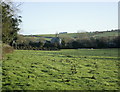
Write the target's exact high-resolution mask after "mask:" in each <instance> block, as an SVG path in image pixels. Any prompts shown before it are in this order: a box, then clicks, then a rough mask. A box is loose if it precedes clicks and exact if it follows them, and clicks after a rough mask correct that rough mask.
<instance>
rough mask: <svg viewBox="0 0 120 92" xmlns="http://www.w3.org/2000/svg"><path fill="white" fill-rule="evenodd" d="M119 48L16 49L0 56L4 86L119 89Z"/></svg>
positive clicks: (8, 88) (12, 87) (9, 87)
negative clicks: (0, 57)
mask: <svg viewBox="0 0 120 92" xmlns="http://www.w3.org/2000/svg"><path fill="white" fill-rule="evenodd" d="M118 59H120V58H118V50H117V49H80V50H60V51H32V50H16V51H14V53H12V54H7V55H6V58H5V59H4V60H3V65H2V68H3V75H2V85H3V86H2V87H3V90H118V89H119V85H118V82H119V80H118V67H119V62H118Z"/></svg>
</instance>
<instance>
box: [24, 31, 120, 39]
mask: <svg viewBox="0 0 120 92" xmlns="http://www.w3.org/2000/svg"><path fill="white" fill-rule="evenodd" d="M118 32H119V31H110V32H109V31H103V32H83V33H67V34H59V37H61V38H62V37H71V38H76V37H81V38H82V37H95V38H99V37H115V36H118ZM34 36H38V37H36V38H39V37H43V38H45V40H48V41H49V40H51V38H52V37H55V36H56V34H44V35H34ZM25 37H27V36H25ZM29 37H32V36H29ZM49 37H50V38H49Z"/></svg>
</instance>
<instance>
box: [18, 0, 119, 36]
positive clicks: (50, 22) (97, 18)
mask: <svg viewBox="0 0 120 92" xmlns="http://www.w3.org/2000/svg"><path fill="white" fill-rule="evenodd" d="M20 10H21V13H20V14H21V15H22V21H23V22H22V24H21V28H22V29H21V31H20V33H21V34H54V33H56V32H68V33H74V32H77V31H106V30H111V29H117V28H118V3H117V2H25V3H23V5H22V6H21V9H20Z"/></svg>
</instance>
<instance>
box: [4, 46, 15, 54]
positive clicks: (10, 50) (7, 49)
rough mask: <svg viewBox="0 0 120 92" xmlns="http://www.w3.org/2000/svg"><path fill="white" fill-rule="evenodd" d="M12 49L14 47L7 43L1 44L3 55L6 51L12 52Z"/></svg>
mask: <svg viewBox="0 0 120 92" xmlns="http://www.w3.org/2000/svg"><path fill="white" fill-rule="evenodd" d="M13 50H14V49H13V48H12V47H11V46H9V45H7V44H3V45H2V54H3V55H5V54H7V53H11V52H13Z"/></svg>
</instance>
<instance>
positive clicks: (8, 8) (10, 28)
mask: <svg viewBox="0 0 120 92" xmlns="http://www.w3.org/2000/svg"><path fill="white" fill-rule="evenodd" d="M0 5H1V6H2V41H3V43H6V44H9V45H11V43H12V42H13V40H16V39H17V32H18V31H19V30H20V28H19V27H18V26H19V24H20V22H21V16H18V15H17V14H16V13H15V10H16V9H17V7H13V6H14V4H13V3H12V2H5V1H4V2H2V3H1V4H0Z"/></svg>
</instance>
